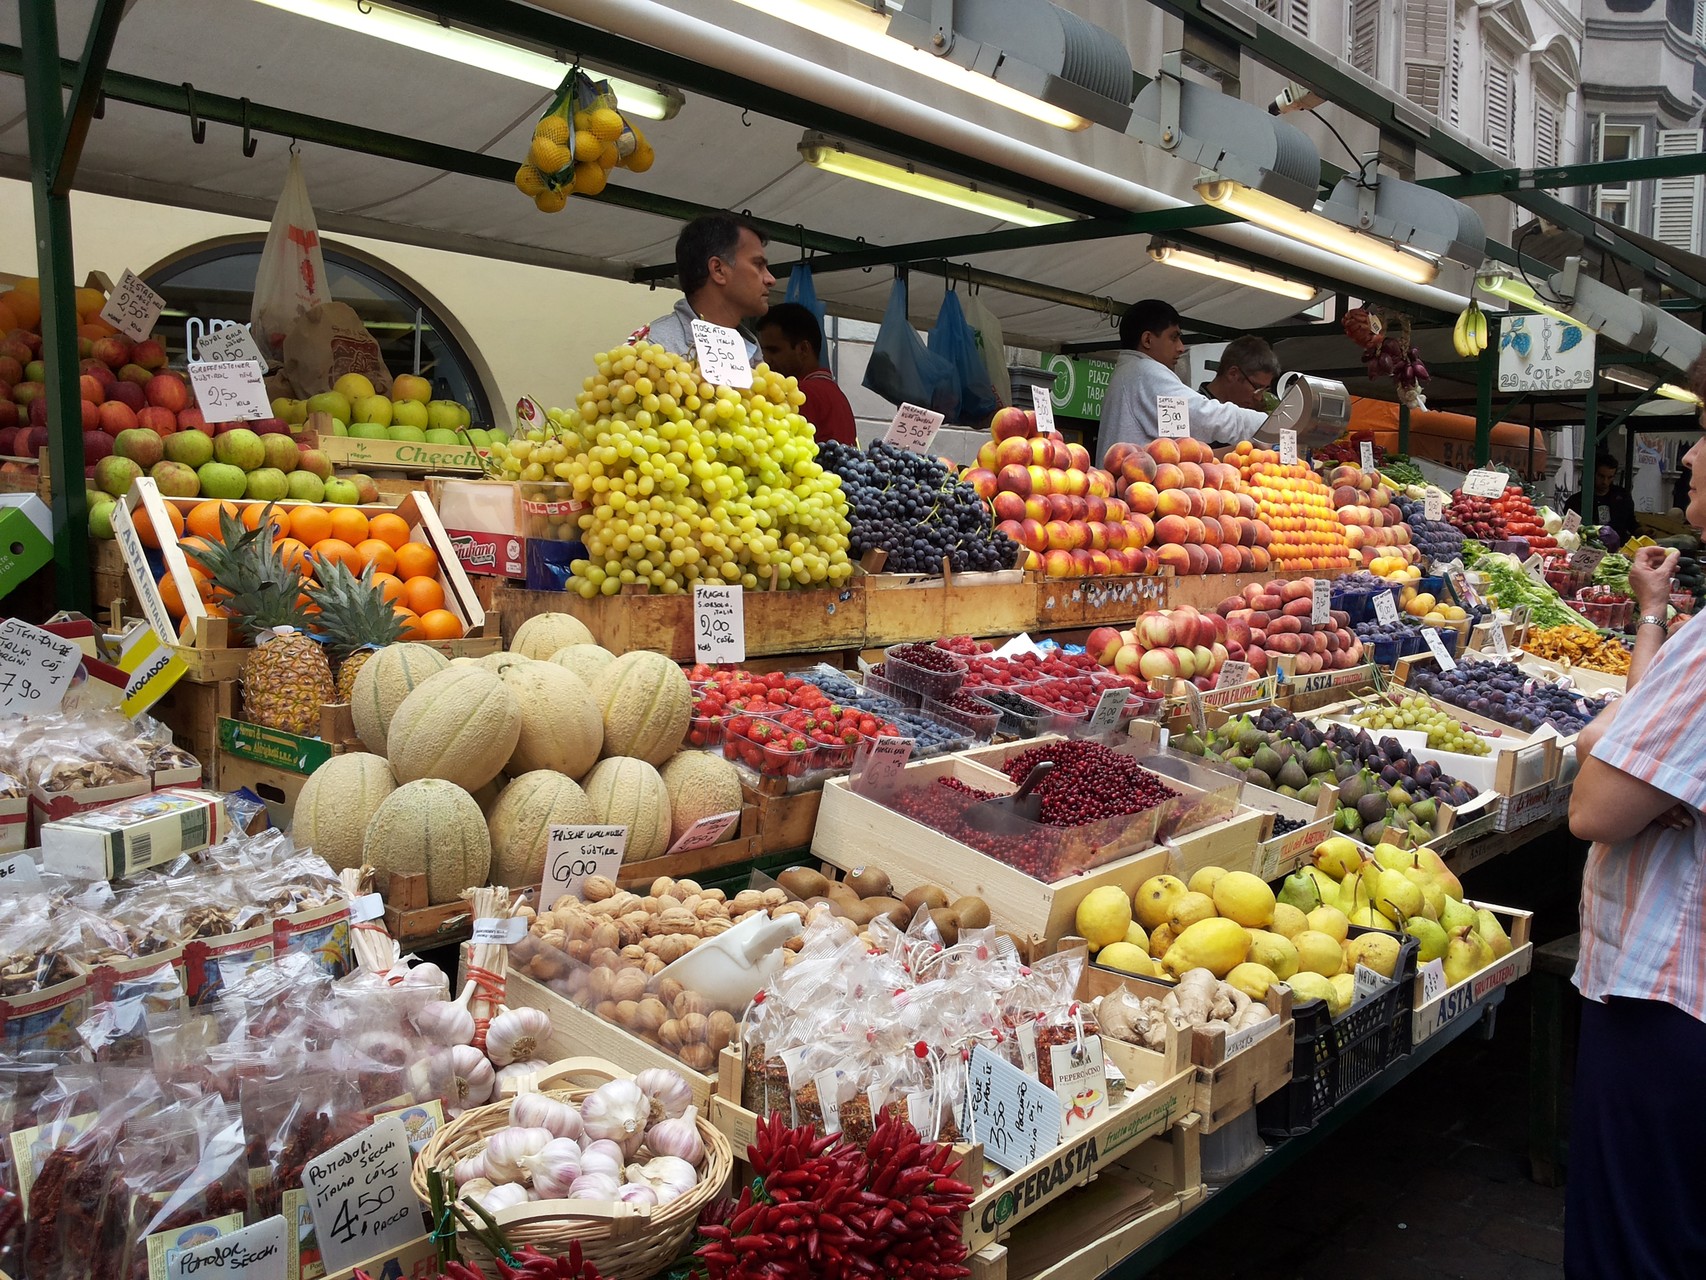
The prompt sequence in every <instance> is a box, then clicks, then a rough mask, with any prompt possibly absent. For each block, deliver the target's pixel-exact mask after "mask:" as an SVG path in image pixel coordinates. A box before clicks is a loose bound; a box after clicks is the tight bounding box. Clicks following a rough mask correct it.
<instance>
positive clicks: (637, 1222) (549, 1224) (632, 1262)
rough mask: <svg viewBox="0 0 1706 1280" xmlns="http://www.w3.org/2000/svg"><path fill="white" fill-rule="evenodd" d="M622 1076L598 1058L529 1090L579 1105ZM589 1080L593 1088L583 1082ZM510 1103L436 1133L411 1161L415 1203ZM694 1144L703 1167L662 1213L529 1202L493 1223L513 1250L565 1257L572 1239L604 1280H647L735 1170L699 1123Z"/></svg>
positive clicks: (571, 1061)
mask: <svg viewBox="0 0 1706 1280" xmlns="http://www.w3.org/2000/svg"><path fill="white" fill-rule="evenodd" d="M628 1074H629V1073H628V1072H626V1071H623V1070H622V1069H621V1068H620V1067H617V1066H615V1065H614V1064H613V1063H609V1062H606V1061H604V1060H603V1059H602V1058H565V1059H564V1060H563V1061H561V1062H557V1063H553V1064H552V1065H551V1066H550V1067H549V1068H547V1069H546V1070H544V1071H541V1072H540V1073H539V1074H538V1075H537V1076H536V1077H534V1079H533V1081H532V1087H533V1090H535V1091H537V1092H540V1093H548V1094H550V1095H551V1096H552V1097H554V1098H561V1099H562V1100H563V1101H565V1102H574V1103H579V1102H580V1101H581V1100H582V1099H583V1098H585V1097H586V1096H587V1095H588V1094H589V1093H591V1092H592V1090H593V1088H594V1087H596V1085H598V1084H603V1083H604V1082H605V1081H608V1080H615V1079H618V1078H623V1077H626V1076H627V1075H628ZM587 1080H591V1081H592V1082H593V1083H592V1085H587V1084H585V1083H583V1082H584V1081H587ZM512 1101H513V1099H505V1100H503V1101H501V1102H496V1103H493V1104H491V1105H490V1106H484V1107H476V1108H474V1109H473V1110H471V1111H467V1112H464V1113H463V1114H462V1115H460V1116H458V1117H457V1118H456V1119H455V1120H452V1121H451V1122H450V1123H449V1124H447V1125H445V1126H444V1127H443V1128H442V1129H440V1130H439V1131H438V1132H437V1133H436V1134H435V1135H433V1138H432V1140H431V1141H430V1142H428V1143H427V1145H426V1147H425V1148H424V1149H423V1150H422V1151H421V1154H420V1155H419V1157H417V1158H416V1160H415V1167H414V1173H413V1176H412V1179H411V1180H412V1182H413V1185H414V1188H415V1191H416V1193H417V1194H419V1196H420V1198H421V1201H422V1203H426V1202H427V1201H428V1199H429V1196H428V1191H427V1170H429V1169H434V1168H437V1169H442V1170H445V1171H447V1172H448V1171H449V1170H450V1169H451V1168H452V1167H453V1166H454V1165H455V1164H456V1162H457V1161H458V1160H462V1159H465V1158H466V1157H468V1156H471V1155H473V1154H474V1153H475V1152H476V1151H478V1150H479V1149H480V1148H481V1147H482V1146H484V1145H485V1141H486V1139H487V1138H489V1137H490V1136H491V1135H492V1134H494V1133H496V1132H497V1131H498V1130H499V1129H502V1128H504V1127H506V1126H507V1125H508V1124H509V1109H510V1105H511V1102H512ZM698 1119H699V1137H700V1140H701V1141H703V1142H704V1144H705V1160H704V1163H703V1164H702V1165H700V1167H699V1181H698V1183H697V1184H696V1185H695V1186H694V1188H693V1190H691V1191H689V1192H688V1193H687V1194H686V1195H684V1196H682V1197H681V1198H680V1199H678V1200H672V1201H671V1202H670V1203H669V1204H667V1205H664V1206H663V1207H662V1208H658V1209H653V1208H651V1207H649V1206H646V1205H631V1204H622V1203H616V1204H602V1203H599V1202H596V1201H591V1200H536V1201H532V1202H530V1203H528V1204H520V1205H516V1206H514V1207H513V1208H509V1209H501V1210H499V1211H498V1212H497V1213H495V1214H493V1215H492V1216H493V1217H494V1218H495V1219H496V1220H497V1222H498V1223H499V1225H500V1226H502V1227H503V1229H504V1232H505V1234H506V1235H508V1236H509V1238H510V1240H511V1241H512V1242H514V1243H515V1244H516V1245H517V1246H518V1247H519V1246H521V1245H528V1244H530V1245H532V1246H534V1247H535V1248H536V1249H539V1250H540V1251H541V1252H543V1253H549V1254H559V1253H563V1252H564V1251H566V1250H567V1249H568V1247H569V1242H570V1241H571V1240H579V1241H580V1243H581V1249H582V1251H583V1252H584V1253H585V1254H586V1257H587V1260H588V1261H589V1262H592V1263H594V1264H595V1265H596V1266H597V1267H598V1270H599V1272H600V1273H601V1274H603V1275H605V1276H607V1277H609V1280H649V1277H651V1276H655V1275H657V1274H658V1273H659V1272H661V1271H663V1270H664V1269H665V1268H666V1267H668V1266H669V1265H670V1264H671V1263H672V1262H674V1261H675V1260H676V1259H677V1258H679V1257H680V1256H681V1248H682V1246H683V1245H684V1244H685V1243H686V1241H687V1238H688V1236H689V1235H690V1234H691V1233H692V1231H693V1227H694V1224H695V1223H696V1222H697V1221H698V1219H699V1211H700V1210H701V1209H703V1208H704V1207H705V1206H706V1205H707V1204H709V1203H710V1202H711V1201H712V1200H714V1199H716V1198H717V1197H718V1196H719V1195H721V1194H722V1193H723V1191H724V1189H725V1188H726V1187H727V1185H728V1181H729V1176H730V1174H731V1173H732V1172H733V1170H734V1155H733V1153H732V1150H731V1148H730V1147H729V1140H728V1139H727V1138H725V1137H724V1136H723V1135H722V1133H721V1132H720V1131H719V1130H717V1129H716V1128H714V1127H713V1126H712V1125H711V1124H710V1123H709V1122H708V1121H707V1120H706V1119H705V1117H704V1116H700V1117H699V1118H698ZM458 1246H459V1247H460V1248H461V1249H462V1250H463V1252H464V1254H466V1255H467V1256H468V1257H469V1258H470V1259H471V1260H472V1259H476V1258H478V1259H479V1260H480V1261H485V1260H486V1259H485V1258H483V1257H481V1255H482V1254H483V1253H484V1251H483V1250H482V1249H481V1248H480V1246H479V1245H478V1244H477V1243H476V1242H475V1241H474V1239H473V1237H471V1236H469V1235H466V1234H464V1235H462V1236H461V1237H460V1238H459V1240H458Z"/></svg>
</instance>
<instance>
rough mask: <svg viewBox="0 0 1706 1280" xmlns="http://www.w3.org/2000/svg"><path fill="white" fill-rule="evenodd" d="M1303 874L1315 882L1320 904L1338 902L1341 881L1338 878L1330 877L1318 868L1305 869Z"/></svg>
mask: <svg viewBox="0 0 1706 1280" xmlns="http://www.w3.org/2000/svg"><path fill="white" fill-rule="evenodd" d="M1303 874H1304V875H1306V876H1308V877H1309V878H1310V879H1311V880H1313V881H1314V882H1315V894H1316V897H1317V899H1318V901H1319V902H1331V903H1335V904H1336V903H1337V902H1338V900H1339V881H1338V878H1337V877H1336V876H1331V875H1328V874H1327V873H1326V872H1325V871H1322V870H1320V869H1319V868H1316V867H1305V868H1303Z"/></svg>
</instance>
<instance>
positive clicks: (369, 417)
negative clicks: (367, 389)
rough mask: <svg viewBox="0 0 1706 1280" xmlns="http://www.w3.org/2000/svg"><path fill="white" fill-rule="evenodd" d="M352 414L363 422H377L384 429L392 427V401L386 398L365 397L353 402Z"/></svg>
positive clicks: (351, 406) (351, 404)
mask: <svg viewBox="0 0 1706 1280" xmlns="http://www.w3.org/2000/svg"><path fill="white" fill-rule="evenodd" d="M350 412H351V413H353V414H355V416H356V417H358V418H360V419H361V420H362V421H363V422H377V423H378V424H379V425H380V426H382V427H388V426H390V425H391V412H392V410H391V401H390V400H388V399H387V398H386V397H384V396H363V397H362V398H361V399H359V400H355V401H352V402H351V403H350Z"/></svg>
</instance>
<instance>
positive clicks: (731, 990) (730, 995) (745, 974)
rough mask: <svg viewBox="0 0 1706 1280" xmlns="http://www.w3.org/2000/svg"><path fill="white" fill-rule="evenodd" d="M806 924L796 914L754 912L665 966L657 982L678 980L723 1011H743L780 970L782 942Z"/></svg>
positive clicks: (801, 929)
mask: <svg viewBox="0 0 1706 1280" xmlns="http://www.w3.org/2000/svg"><path fill="white" fill-rule="evenodd" d="M804 927H805V926H804V925H803V924H802V923H801V921H800V918H799V916H796V915H786V916H783V917H782V918H781V919H779V920H771V919H768V918H767V917H765V916H763V915H755V916H752V917H750V918H749V919H746V920H742V921H741V922H740V923H739V924H737V925H736V926H735V927H734V928H732V929H727V930H724V931H723V932H722V933H719V934H718V935H717V936H716V937H714V938H708V939H706V940H705V941H704V942H701V943H700V944H699V945H698V946H696V947H694V948H693V950H691V951H689V952H688V953H687V954H686V955H684V956H682V957H681V959H679V960H675V961H672V962H671V963H669V964H667V965H665V966H664V967H663V968H662V969H660V970H659V971H658V975H657V977H656V978H654V979H653V982H654V983H657V982H661V981H663V979H665V978H674V979H675V980H676V981H677V982H679V983H680V984H681V985H682V986H684V987H686V988H687V989H688V990H689V991H697V992H698V993H699V994H700V995H702V996H704V997H705V998H706V999H707V1000H710V1001H712V1002H713V1003H715V1004H718V1005H720V1006H722V1007H723V1008H725V1009H730V1010H734V1009H744V1008H745V1007H746V1005H747V1004H748V1002H750V1001H751V999H752V997H753V996H755V995H757V994H758V993H759V992H760V991H761V990H763V988H764V984H765V983H767V982H769V981H770V979H771V978H773V977H775V976H776V974H778V973H780V972H781V970H782V944H783V943H785V942H786V941H787V940H788V939H789V938H793V937H797V936H798V935H799V934H800V933H801V932H802V931H803V930H804Z"/></svg>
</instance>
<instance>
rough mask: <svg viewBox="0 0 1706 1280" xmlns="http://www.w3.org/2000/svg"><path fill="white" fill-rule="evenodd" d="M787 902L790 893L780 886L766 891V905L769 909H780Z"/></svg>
mask: <svg viewBox="0 0 1706 1280" xmlns="http://www.w3.org/2000/svg"><path fill="white" fill-rule="evenodd" d="M787 900H788V892H787V890H786V889H783V888H782V887H781V886H780V885H777V886H776V887H775V888H773V889H766V890H765V891H764V905H765V906H767V907H779V906H781V905H782V904H783V903H784V902H786V901H787Z"/></svg>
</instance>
